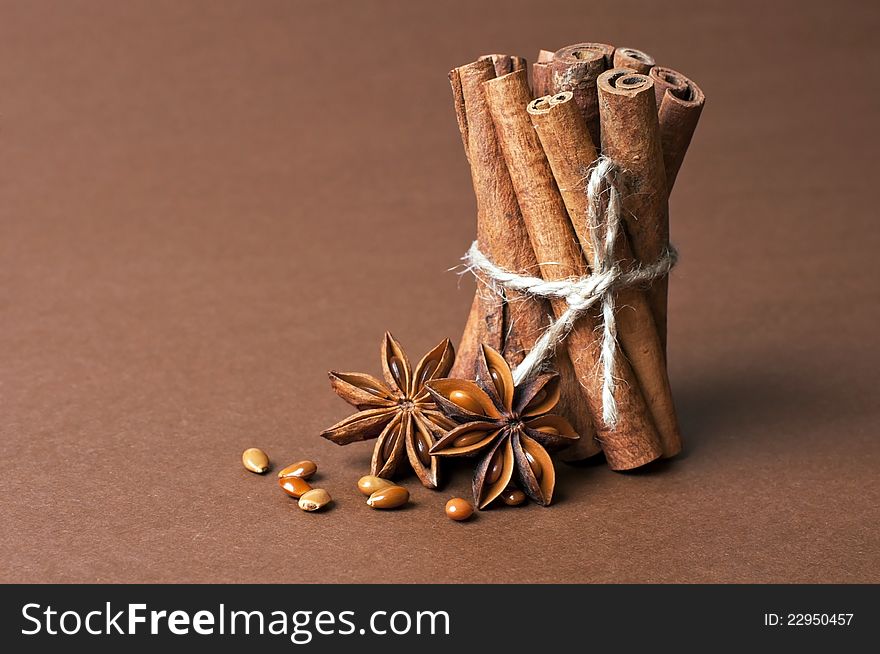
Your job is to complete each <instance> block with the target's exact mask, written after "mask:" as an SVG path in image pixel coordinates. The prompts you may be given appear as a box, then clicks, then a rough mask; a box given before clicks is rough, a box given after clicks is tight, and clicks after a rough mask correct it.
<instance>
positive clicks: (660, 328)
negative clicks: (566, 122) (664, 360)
mask: <svg viewBox="0 0 880 654" xmlns="http://www.w3.org/2000/svg"><path fill="white" fill-rule="evenodd" d="M598 90H599V115H600V119H601V122H602V152H603V153H604V154H605V155H606V156H607V157H609V158H611V160H612V161H614V163H615V164H617V166H618V168H619V169H620V170H622V171H623V173H622V175H621V181H622V187H623V188H622V193H621V195H622V201H621V204H622V208H623V214H624V216H625V221H626V227H627V233H628V235H629V244H630V246H631V247H632V251H633V254H635V257H636V260H637V261H639V262H640V263H644V264H651V263H654V262H655V261H657V260H658V259H659V258H660V257H661V256H662V255H663V254H664V253H665V252H666V249H667V247H668V245H669V205H668V194H667V186H666V173H665V169H664V167H663V150H662V148H661V145H660V125H659V123H658V119H657V103H656V100H655V99H654V84H653V82H652V81H651V78H650V77H648V76H647V75H642V74H640V73H636V72H634V71H632V70H628V69H626V68H614V69H612V70H609V71H606V72H604V73H602V75H600V76H599V80H598ZM667 289H668V280H667V278H666V277H662V278H660V279H657V280H655V281H654V283H653V284H652V285H651V288H650V289H649V301H650V304H651V313H652V314H653V315H654V323H655V325H656V327H657V333H658V334H659V336H660V342H661V343H662V344H663V351H664V352H665V351H666V300H667Z"/></svg>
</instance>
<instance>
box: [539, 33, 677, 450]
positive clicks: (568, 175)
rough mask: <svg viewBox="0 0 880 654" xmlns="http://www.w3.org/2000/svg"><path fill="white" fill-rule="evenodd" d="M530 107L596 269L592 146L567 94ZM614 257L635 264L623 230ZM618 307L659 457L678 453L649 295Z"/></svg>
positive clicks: (627, 294)
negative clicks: (590, 217) (589, 178)
mask: <svg viewBox="0 0 880 654" xmlns="http://www.w3.org/2000/svg"><path fill="white" fill-rule="evenodd" d="M618 52H620V50H618ZM528 112H529V117H530V118H531V120H532V125H534V127H535V131H536V132H537V134H538V138H539V139H540V141H541V146H542V147H543V149H544V154H545V155H546V157H547V161H548V162H549V164H550V169H551V170H552V171H553V177H554V178H555V179H556V184H557V185H558V187H559V192H560V194H561V195H562V200H563V202H564V203H565V208H566V209H567V210H568V215H569V216H570V217H571V218H572V223H573V225H574V230H575V233H576V234H577V237H578V240H579V241H580V244H581V249H582V250H583V252H584V254H585V255H586V257H587V261H588V263H589V265H590V267H591V268H592V269H593V270H595V269H596V255H595V252H594V250H593V240H592V238H591V235H590V229H589V226H588V224H587V220H586V216H587V213H588V203H589V200H588V198H587V194H586V191H585V188H584V184H585V181H584V180H585V178H586V175H587V171H588V170H589V167H590V165H591V164H592V163H593V162H594V161H595V160H596V157H597V152H596V147H595V146H594V144H593V141H592V139H591V138H590V133H589V132H588V131H587V126H586V124H585V123H584V121H583V119H582V118H581V115H580V111H579V110H578V108H577V106H576V105H575V103H574V101H573V97H572V94H571V93H569V92H566V93H560V94H557V95H556V96H546V97H544V98H539V99H538V100H535V101H533V102H532V103H531V104H529V107H528ZM615 257H616V259H617V260H618V261H619V262H620V265H621V266H622V267H623V268H624V269H627V268H628V267H630V266H631V265H632V263H633V255H632V252H631V251H630V247H629V244H628V242H627V240H626V235H625V234H621V235H620V236H619V237H618V240H617V252H616V254H615ZM616 307H617V309H616V312H615V315H616V318H617V335H618V339H619V341H620V346H621V348H622V349H623V351H624V352H625V354H626V357H627V359H628V360H629V362H630V365H631V366H632V369H633V373H634V374H635V376H636V379H637V380H638V383H639V386H640V387H641V390H642V395H643V397H644V398H645V401H646V402H647V404H648V409H649V410H650V412H651V417H652V418H653V421H654V425H655V426H656V427H657V432H658V434H659V436H660V443H661V445H662V447H663V456H667V457H668V456H673V455H675V454H678V453H679V452H680V451H681V434H680V432H679V427H678V419H677V417H676V414H675V405H674V403H673V400H672V390H671V389H670V387H669V377H668V375H667V371H666V357H665V356H664V354H663V346H662V344H661V343H660V338H659V335H658V334H657V328H656V326H655V324H654V317H653V315H652V313H651V307H650V305H649V304H648V300H647V296H646V295H645V293H644V291H643V290H641V289H638V288H623V289H620V291H618V293H617V297H616Z"/></svg>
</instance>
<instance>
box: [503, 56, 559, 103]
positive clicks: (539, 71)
mask: <svg viewBox="0 0 880 654" xmlns="http://www.w3.org/2000/svg"><path fill="white" fill-rule="evenodd" d="M552 62H553V53H552V52H550V51H549V50H540V51H538V59H537V61H535V63H533V64H532V94H533V95H534V96H535V97H536V98H539V97H541V96H542V95H547V94H548V93H550V87H551V80H550V77H551V75H552V73H553V69H552V67H551V64H552ZM511 72H513V71H511Z"/></svg>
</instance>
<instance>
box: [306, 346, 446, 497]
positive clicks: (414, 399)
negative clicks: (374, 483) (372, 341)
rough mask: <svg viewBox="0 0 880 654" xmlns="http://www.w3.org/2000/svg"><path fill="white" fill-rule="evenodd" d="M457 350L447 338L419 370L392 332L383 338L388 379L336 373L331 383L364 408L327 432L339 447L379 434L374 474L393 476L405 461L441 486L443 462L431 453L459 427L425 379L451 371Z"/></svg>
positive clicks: (425, 481)
mask: <svg viewBox="0 0 880 654" xmlns="http://www.w3.org/2000/svg"><path fill="white" fill-rule="evenodd" d="M454 360H455V351H454V350H453V348H452V344H451V343H450V342H449V339H448V338H447V339H446V340H444V341H443V342H442V343H440V344H439V345H438V346H437V347H435V348H434V349H433V350H431V351H430V352H428V353H427V354H426V355H425V356H424V357H422V360H421V361H419V364H418V365H417V366H416V368H415V370H413V369H412V366H411V365H410V362H409V359H408V358H407V356H406V353H405V352H404V351H403V348H401V347H400V344H399V343H398V342H397V341H396V340H395V339H394V337H393V336H392V335H391V334H390V333H388V332H386V333H385V339H384V340H383V341H382V373H383V376H384V377H385V382H384V383H383V382H382V381H380V380H378V379H376V378H375V377H373V376H371V375H366V374H363V373H358V372H335V371H333V372H330V373H329V375H330V384H331V385H332V386H333V390H334V391H336V394H337V395H339V397H341V398H342V399H343V400H345V401H346V402H348V403H349V404H351V405H354V406H355V407H357V409H358V413H355V414H354V415H351V416H349V417H348V418H345V419H344V420H342V421H340V422H338V423H336V424H335V425H333V426H332V427H330V428H329V429H325V430H324V431H323V432H321V436H323V437H324V438H327V439H329V440H331V441H333V442H334V443H336V444H337V445H348V444H349V443H354V442H355V441H363V440H367V439H369V438H377V437H378V441H377V442H376V446H375V448H374V449H373V460H372V464H371V474H374V475H376V476H377V477H385V478H391V477H393V476H394V475H396V474H397V473H398V472H400V469H401V467H402V466H403V463H404V461H405V460H409V465H410V466H411V467H412V469H413V470H414V471H415V473H416V475H418V477H419V480H421V482H422V484H424V485H425V486H427V487H428V488H436V487H437V479H438V471H439V461H438V460H437V459H436V458H435V457H432V456H431V455H430V454H429V451H430V448H431V447H432V446H433V445H434V442H435V441H436V439H437V438H438V437H439V436H440V435H441V434H442V433H443V432H444V430H446V429H449V428H451V427H454V426H455V425H454V423H452V422H451V421H450V420H449V419H448V418H446V417H445V416H444V415H443V414H442V413H441V412H440V411H438V409H437V405H436V404H435V403H434V400H433V399H432V398H431V396H430V395H429V394H428V391H427V390H426V389H425V382H427V381H428V380H431V379H440V378H441V377H445V376H446V375H447V374H449V370H450V368H452V364H453V362H454Z"/></svg>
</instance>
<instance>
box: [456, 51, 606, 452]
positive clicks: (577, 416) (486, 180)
mask: <svg viewBox="0 0 880 654" xmlns="http://www.w3.org/2000/svg"><path fill="white" fill-rule="evenodd" d="M497 61H498V58H497V56H496V57H495V58H493V57H485V58H482V59H480V60H479V61H476V62H474V63H471V64H467V65H465V66H461V67H459V68H456V69H454V70H452V71H451V72H450V74H449V78H450V81H451V83H452V88H453V96H454V98H455V109H456V116H457V118H458V122H459V126H460V129H461V132H462V139H463V141H464V142H465V151H466V153H467V157H468V161H469V162H470V168H471V180H472V182H473V187H474V193H475V195H476V200H477V209H478V234H479V236H482V240H481V239H480V238H479V237H478V242H479V246H480V249H481V250H482V251H483V252H484V253H485V254H486V255H487V256H488V257H489V258H490V259H492V260H493V261H494V262H495V263H496V264H498V265H499V266H502V267H503V268H506V269H508V270H512V271H516V272H521V273H526V274H535V271H536V270H537V263H538V262H537V259H536V258H535V253H534V251H533V250H532V247H531V244H530V243H529V237H528V233H527V232H526V228H525V225H524V223H523V219H522V214H521V212H520V208H519V204H518V202H517V197H516V193H515V192H514V189H513V185H512V183H511V180H510V175H509V174H508V171H507V166H506V164H505V162H504V157H503V156H502V154H501V150H500V146H499V144H498V139H497V137H496V134H495V126H494V125H493V123H492V118H491V116H490V114H489V110H488V107H487V105H486V98H485V94H484V89H483V83H484V82H486V81H488V80H491V79H494V78H495V74H496V70H497V68H498V66H497ZM523 68H524V67H520V68H518V70H522V69H523ZM523 74H525V71H524V70H523ZM484 292H485V293H488V294H489V295H491V297H492V298H495V299H499V296H498V295H497V294H496V293H495V292H494V291H493V290H492V289H488V288H485V289H484ZM507 298H508V301H507V302H506V303H504V304H503V305H502V311H501V312H500V314H499V316H498V319H496V315H495V314H494V313H489V314H483V313H482V311H484V310H485V311H490V312H491V311H493V310H494V308H495V306H496V305H495V303H494V302H484V303H483V304H481V303H480V297H479V294H478V297H477V298H475V306H478V307H479V308H478V310H477V312H476V313H474V312H472V314H471V318H470V319H469V321H468V324H467V326H466V327H465V333H464V335H463V336H462V346H461V347H460V348H459V354H458V358H457V361H456V368H454V369H453V371H452V373H451V375H452V376H453V377H461V378H465V379H473V378H474V375H475V373H476V356H477V355H476V351H475V349H476V348H479V344H480V340H479V339H485V340H483V342H485V343H487V344H490V345H491V344H492V343H497V347H496V346H495V345H493V347H496V349H497V350H499V351H500V352H502V353H503V355H504V357H505V359H507V361H508V362H509V363H511V364H512V365H514V366H515V365H516V364H518V363H519V362H520V361H522V359H523V358H524V357H525V355H526V353H527V352H528V351H529V350H530V349H531V348H532V346H533V345H534V343H535V341H536V340H537V339H538V338H539V337H540V335H541V334H542V333H543V330H544V329H545V328H546V326H547V316H548V315H550V307H549V306H548V305H547V303H546V302H544V301H537V300H533V299H530V298H522V297H521V296H518V295H517V294H515V293H508V294H507ZM473 343H475V344H476V345H475V348H472V346H471V344H473ZM555 367H556V370H557V372H559V374H560V377H561V383H562V386H561V388H562V389H563V392H562V397H561V399H560V403H559V407H558V411H559V412H560V413H562V414H564V415H565V416H566V417H567V418H569V420H570V421H571V423H572V426H573V427H574V428H575V429H576V430H577V432H578V434H579V435H580V436H581V438H580V439H579V441H578V443H577V444H576V445H575V446H573V447H571V448H569V449H568V450H566V451H565V456H566V457H569V458H575V459H583V458H587V457H589V456H592V455H594V454H596V453H598V452H599V446H598V443H597V442H596V440H595V438H594V434H595V432H594V429H593V425H592V421H591V419H590V414H589V411H588V409H587V407H586V406H585V405H584V403H583V400H582V397H581V395H580V393H579V389H578V386H577V380H576V377H575V373H574V369H573V368H572V364H571V361H569V359H568V354H567V353H566V352H565V351H564V350H563V351H560V352H559V353H558V354H557V357H556V361H555Z"/></svg>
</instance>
